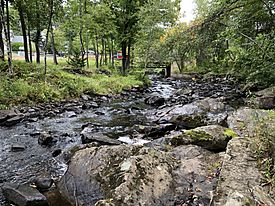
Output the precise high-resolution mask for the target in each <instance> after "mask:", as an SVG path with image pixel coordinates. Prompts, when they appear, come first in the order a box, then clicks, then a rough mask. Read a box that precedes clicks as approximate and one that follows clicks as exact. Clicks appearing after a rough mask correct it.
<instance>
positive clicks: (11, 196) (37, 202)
mask: <svg viewBox="0 0 275 206" xmlns="http://www.w3.org/2000/svg"><path fill="white" fill-rule="evenodd" d="M3 193H4V195H5V197H6V199H7V200H8V201H9V202H11V203H14V204H16V205H20V206H48V202H47V199H46V197H45V196H44V195H42V194H41V193H39V191H38V190H37V189H35V188H33V187H31V186H29V185H13V184H10V185H4V187H3Z"/></svg>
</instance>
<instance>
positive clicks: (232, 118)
mask: <svg viewBox="0 0 275 206" xmlns="http://www.w3.org/2000/svg"><path fill="white" fill-rule="evenodd" d="M227 124H228V126H229V128H231V129H232V130H234V131H235V132H236V133H237V134H238V135H239V136H241V137H244V136H249V137H251V138H252V137H255V136H257V135H258V134H261V133H263V131H274V128H275V112H274V111H273V110H270V111H268V110H260V109H249V108H241V109H239V110H237V111H236V112H234V113H233V114H231V115H229V116H228V118H227ZM274 135H275V134H274Z"/></svg>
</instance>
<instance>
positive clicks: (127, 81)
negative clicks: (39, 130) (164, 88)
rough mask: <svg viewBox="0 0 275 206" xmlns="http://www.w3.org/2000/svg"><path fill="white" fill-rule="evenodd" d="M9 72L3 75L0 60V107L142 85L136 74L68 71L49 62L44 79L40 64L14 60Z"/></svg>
mask: <svg viewBox="0 0 275 206" xmlns="http://www.w3.org/2000/svg"><path fill="white" fill-rule="evenodd" d="M13 65H14V66H13V70H14V73H13V75H11V76H9V75H8V74H7V65H6V62H0V109H6V108H9V107H12V106H14V105H18V104H35V103H42V102H50V101H58V100H61V99H69V98H75V97H79V96H80V95H82V94H117V93H120V92H121V91H122V90H123V89H130V88H131V87H133V86H141V85H143V82H142V80H141V79H140V78H139V76H136V75H128V76H121V75H119V74H118V73H113V74H112V75H110V76H107V75H104V74H96V72H94V71H89V72H87V73H88V74H89V75H78V74H73V73H70V71H69V70H66V69H62V68H61V67H59V66H55V65H49V68H48V73H47V76H46V78H45V76H44V74H43V65H36V64H30V63H25V62H22V61H14V64H13Z"/></svg>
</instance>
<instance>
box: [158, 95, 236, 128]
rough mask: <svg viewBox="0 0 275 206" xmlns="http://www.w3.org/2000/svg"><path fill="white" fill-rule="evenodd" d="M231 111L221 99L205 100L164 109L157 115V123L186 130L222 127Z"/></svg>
mask: <svg viewBox="0 0 275 206" xmlns="http://www.w3.org/2000/svg"><path fill="white" fill-rule="evenodd" d="M231 110H232V108H230V107H229V106H226V105H225V104H224V103H223V100H222V99H212V98H206V99H203V100H198V101H195V102H193V103H190V104H186V105H175V106H173V107H172V108H164V109H162V110H161V111H160V112H159V114H158V116H159V118H158V121H159V122H170V123H173V124H175V125H176V126H178V127H181V128H188V129H193V128H196V127H200V126H205V125H211V124H219V125H224V124H225V120H226V117H227V115H228V113H229V112H230V111H231Z"/></svg>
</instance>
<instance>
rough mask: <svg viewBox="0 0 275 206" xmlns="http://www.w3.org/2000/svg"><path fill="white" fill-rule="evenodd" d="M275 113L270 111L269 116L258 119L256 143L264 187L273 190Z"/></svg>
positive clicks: (274, 179) (274, 175) (274, 173)
mask: <svg viewBox="0 0 275 206" xmlns="http://www.w3.org/2000/svg"><path fill="white" fill-rule="evenodd" d="M274 120H275V112H274V111H272V110H270V111H269V112H268V115H267V116H266V117H263V118H258V124H257V127H256V128H255V129H256V130H255V131H256V140H255V143H254V148H255V153H256V157H257V161H258V166H259V168H260V170H261V172H262V175H263V179H262V185H263V186H269V188H273V187H274V185H275V128H274V127H273V125H274V124H273V123H272V122H274Z"/></svg>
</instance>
